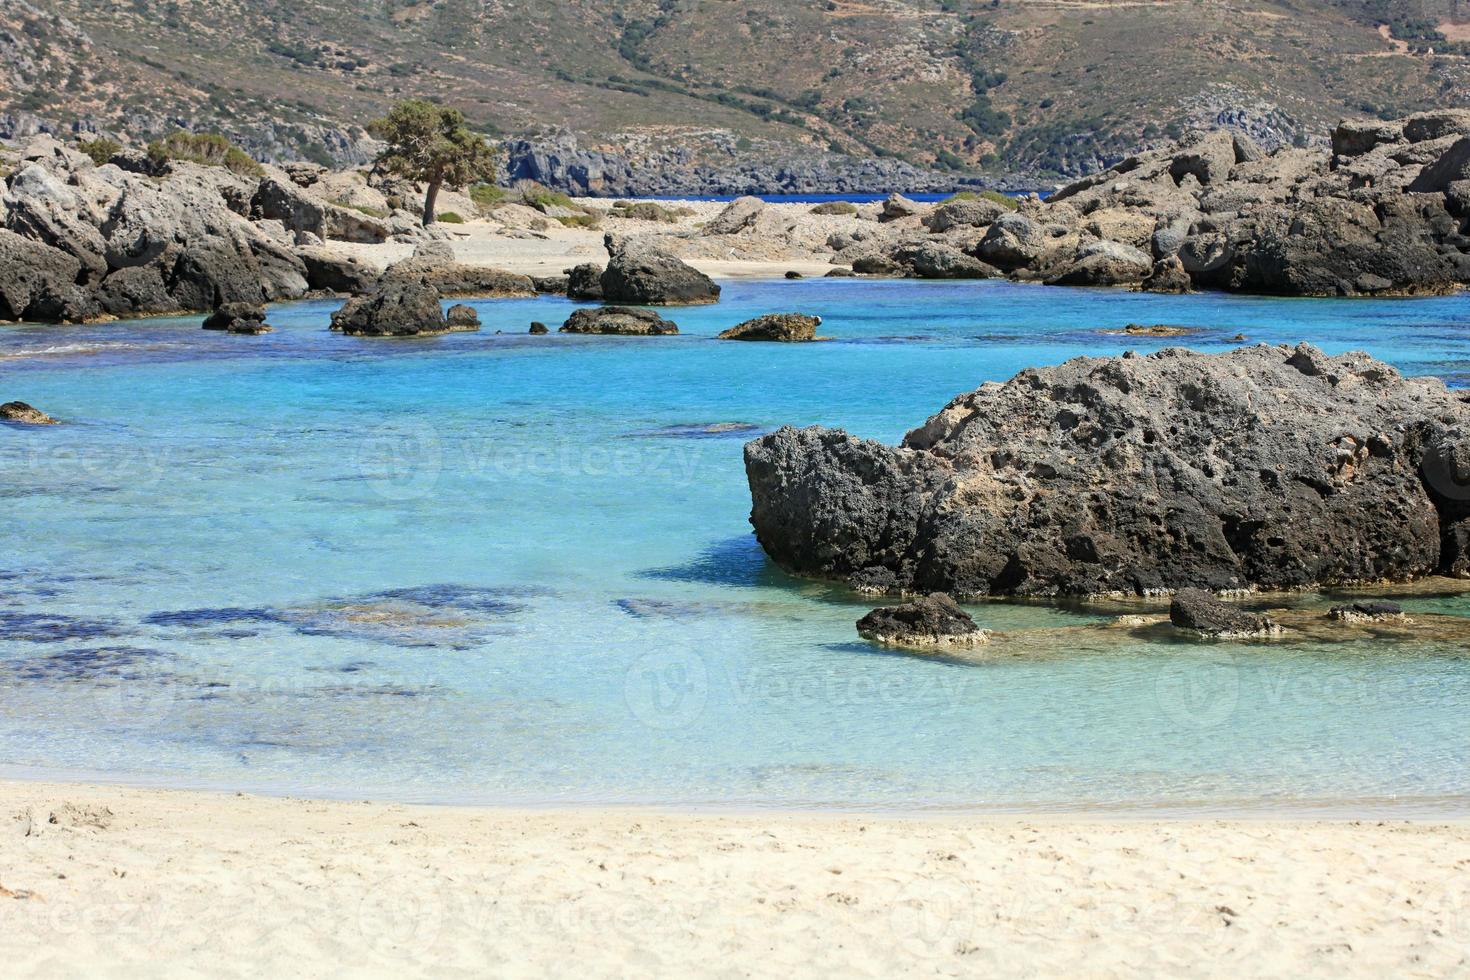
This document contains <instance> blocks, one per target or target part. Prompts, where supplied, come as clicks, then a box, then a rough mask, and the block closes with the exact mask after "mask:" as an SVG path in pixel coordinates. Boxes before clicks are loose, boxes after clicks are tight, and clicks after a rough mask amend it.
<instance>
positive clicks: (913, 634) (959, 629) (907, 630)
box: [857, 592, 990, 650]
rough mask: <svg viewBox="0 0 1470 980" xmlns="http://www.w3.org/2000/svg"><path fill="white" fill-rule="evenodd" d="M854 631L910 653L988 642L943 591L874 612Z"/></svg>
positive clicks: (865, 617)
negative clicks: (912, 651)
mask: <svg viewBox="0 0 1470 980" xmlns="http://www.w3.org/2000/svg"><path fill="white" fill-rule="evenodd" d="M857 631H858V635H859V636H861V637H862V638H863V639H865V640H872V641H873V642H874V643H881V644H883V645H884V646H894V647H903V648H906V649H910V650H942V649H946V648H963V647H973V646H979V645H981V644H983V643H986V642H987V641H988V640H989V639H990V634H989V633H987V632H986V631H985V630H982V629H980V628H979V627H978V626H976V625H975V621H974V620H973V619H971V618H970V614H969V613H967V612H965V611H964V610H963V609H961V608H960V607H959V606H958V605H957V604H956V603H955V601H954V600H953V599H951V598H950V597H949V596H947V595H945V594H944V593H942V592H936V593H934V594H933V595H928V596H920V597H918V598H916V599H913V600H910V601H909V602H905V603H904V604H903V605H901V606H890V607H886V608H883V609H874V610H873V611H872V612H870V613H868V614H867V615H866V616H864V617H863V618H862V619H860V620H858V623H857Z"/></svg>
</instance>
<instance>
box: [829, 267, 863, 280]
mask: <svg viewBox="0 0 1470 980" xmlns="http://www.w3.org/2000/svg"><path fill="white" fill-rule="evenodd" d="M856 277H857V273H856V272H853V271H852V270H851V269H848V268H846V267H841V268H837V269H829V270H828V272H827V276H826V278H828V279H855V278H856Z"/></svg>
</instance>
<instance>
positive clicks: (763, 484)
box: [745, 345, 1470, 596]
mask: <svg viewBox="0 0 1470 980" xmlns="http://www.w3.org/2000/svg"><path fill="white" fill-rule="evenodd" d="M745 464H746V472H747V476H748V479H749V483H750V490H751V496H752V500H753V509H752V513H751V523H752V524H753V525H754V527H755V531H756V535H757V537H758V538H759V540H760V543H761V544H762V545H763V546H764V548H765V549H766V551H767V552H768V553H769V554H770V555H771V556H772V557H773V558H774V559H775V560H776V561H777V562H778V563H780V564H781V565H783V566H784V567H786V568H788V569H791V570H793V571H795V572H798V573H803V574H808V575H813V576H819V577H825V578H834V579H845V580H847V581H848V582H849V583H850V584H852V585H853V586H855V587H857V588H860V589H863V590H865V591H870V592H875V593H882V592H886V591H900V590H901V591H923V592H947V593H950V594H952V595H1017V596H1088V595H1104V594H1138V595H1150V594H1159V593H1165V592H1169V591H1173V590H1176V589H1180V588H1188V587H1194V588H1203V589H1209V590H1214V591H1224V590H1238V589H1251V588H1262V589H1293V588H1305V587H1311V586H1319V585H1344V584H1351V583H1373V582H1383V581H1407V580H1411V579H1415V578H1418V577H1421V576H1425V575H1430V574H1436V573H1438V574H1446V575H1452V576H1464V575H1467V574H1470V404H1467V402H1466V400H1465V398H1464V396H1463V395H1461V394H1457V393H1453V392H1451V391H1449V390H1447V389H1446V388H1445V387H1444V385H1443V384H1442V383H1441V382H1439V381H1437V380H1435V379H1432V378H1404V377H1402V376H1401V375H1400V374H1399V373H1398V372H1397V371H1395V370H1394V369H1393V368H1392V367H1390V366H1389V365H1387V364H1383V363H1381V362H1379V361H1376V360H1374V359H1373V358H1371V357H1368V356H1367V355H1365V354H1345V355H1342V356H1338V357H1329V356H1327V355H1325V354H1323V353H1322V352H1321V351H1319V350H1316V349H1315V348H1312V347H1309V346H1306V345H1301V346H1298V347H1296V348H1290V347H1272V346H1267V345H1258V346H1255V347H1246V348H1240V349H1237V350H1234V351H1231V352H1229V353H1225V354H1218V355H1204V354H1198V353H1194V352H1191V351H1186V350H1179V349H1170V350H1164V351H1160V352H1158V353H1156V354H1152V355H1149V356H1146V357H1143V356H1138V355H1135V354H1131V353H1130V354H1125V355H1123V356H1121V357H1111V358H1078V359H1076V360H1072V361H1068V362H1066V363H1064V364H1061V365H1058V366H1055V367H1046V368H1037V369H1029V370H1026V371H1023V372H1021V373H1020V374H1018V375H1016V376H1015V377H1014V378H1012V379H1011V380H1010V381H1008V382H1006V383H1004V384H1001V383H994V382H991V383H987V384H985V385H983V386H982V387H980V388H979V389H978V390H977V391H973V392H970V393H969V394H965V395H961V396H960V397H958V398H956V399H954V400H953V401H952V402H950V404H949V405H947V406H946V407H945V408H944V409H943V410H942V411H940V412H939V413H938V414H937V415H935V416H933V417H932V418H930V419H929V420H928V421H927V422H926V423H924V424H923V425H922V426H920V427H919V428H917V429H915V430H913V431H912V432H910V433H909V434H908V435H907V436H905V438H904V440H903V442H902V444H901V445H899V446H897V447H892V446H887V445H884V444H882V443H879V442H875V441H872V440H864V439H858V438H855V437H853V436H850V435H848V434H847V433H845V432H842V431H840V430H832V429H824V428H808V429H802V430H797V429H793V428H790V427H787V428H783V429H781V430H779V431H777V432H775V433H772V434H770V435H767V436H764V437H762V438H760V439H757V440H755V441H754V442H751V443H749V444H748V445H747V446H746V448H745Z"/></svg>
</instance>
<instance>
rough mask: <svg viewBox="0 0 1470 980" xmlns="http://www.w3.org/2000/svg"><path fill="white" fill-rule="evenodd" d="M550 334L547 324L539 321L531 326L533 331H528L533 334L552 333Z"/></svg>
mask: <svg viewBox="0 0 1470 980" xmlns="http://www.w3.org/2000/svg"><path fill="white" fill-rule="evenodd" d="M550 332H551V331H550V330H549V329H547V326H546V324H544V323H542V322H540V321H539V320H538V321H535V322H533V323H532V324H531V329H530V330H529V331H528V333H532V334H545V333H550Z"/></svg>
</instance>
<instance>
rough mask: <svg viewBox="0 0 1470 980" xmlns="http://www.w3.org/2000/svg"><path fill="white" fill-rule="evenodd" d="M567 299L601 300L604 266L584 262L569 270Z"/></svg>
mask: <svg viewBox="0 0 1470 980" xmlns="http://www.w3.org/2000/svg"><path fill="white" fill-rule="evenodd" d="M566 292H567V299H581V300H601V299H602V266H600V265H598V264H597V263H595V262H584V263H582V264H581V265H579V266H576V267H575V268H572V269H568V270H567V290H566Z"/></svg>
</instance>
